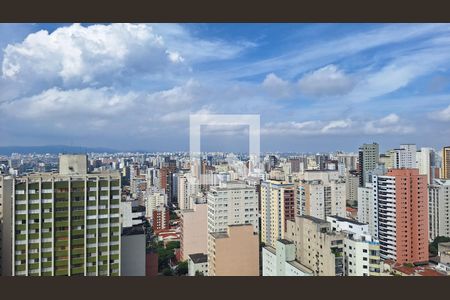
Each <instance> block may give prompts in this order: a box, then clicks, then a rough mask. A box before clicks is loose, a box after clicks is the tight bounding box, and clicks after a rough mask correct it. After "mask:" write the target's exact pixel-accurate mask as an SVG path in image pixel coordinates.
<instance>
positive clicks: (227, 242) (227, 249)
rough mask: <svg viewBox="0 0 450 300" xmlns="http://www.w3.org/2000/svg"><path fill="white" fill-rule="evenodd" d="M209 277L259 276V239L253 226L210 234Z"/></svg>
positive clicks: (242, 226)
mask: <svg viewBox="0 0 450 300" xmlns="http://www.w3.org/2000/svg"><path fill="white" fill-rule="evenodd" d="M208 276H259V237H258V234H257V233H255V232H254V228H253V225H252V224H241V225H230V226H228V231H226V232H212V233H209V242H208Z"/></svg>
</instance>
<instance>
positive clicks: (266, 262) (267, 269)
mask: <svg viewBox="0 0 450 300" xmlns="http://www.w3.org/2000/svg"><path fill="white" fill-rule="evenodd" d="M262 269H263V270H262V276H313V271H312V270H310V269H308V268H307V267H306V266H303V265H302V264H301V263H300V262H298V261H297V260H296V250H295V244H294V243H293V242H292V241H288V240H285V239H281V240H278V241H277V242H276V247H275V248H274V247H272V246H265V247H263V249H262Z"/></svg>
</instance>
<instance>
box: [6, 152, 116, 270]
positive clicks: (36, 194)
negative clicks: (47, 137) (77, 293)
mask: <svg viewBox="0 0 450 300" xmlns="http://www.w3.org/2000/svg"><path fill="white" fill-rule="evenodd" d="M59 165H60V172H59V173H39V174H30V175H28V176H20V177H15V178H10V179H5V180H4V182H5V181H7V183H6V184H7V185H8V186H9V187H10V188H8V189H3V191H2V193H3V195H2V198H3V200H4V205H5V211H4V227H3V238H4V239H5V238H6V241H5V240H4V243H3V246H6V247H3V254H4V255H3V261H4V262H5V264H3V274H5V275H13V276H14V275H16V276H18V275H23V276H36V275H43V276H58V275H61V276H83V275H94V276H95V275H106V276H107V275H119V274H120V234H121V232H120V230H121V229H120V213H119V202H120V193H121V188H120V186H121V182H120V174H119V172H101V173H87V167H86V166H87V158H86V156H85V155H62V156H61V157H60V164H59ZM5 242H6V243H5Z"/></svg>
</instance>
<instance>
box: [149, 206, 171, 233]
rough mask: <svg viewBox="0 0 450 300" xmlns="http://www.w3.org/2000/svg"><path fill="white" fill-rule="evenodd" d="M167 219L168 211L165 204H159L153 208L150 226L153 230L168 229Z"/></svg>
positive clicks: (168, 219) (168, 217)
mask: <svg viewBox="0 0 450 300" xmlns="http://www.w3.org/2000/svg"><path fill="white" fill-rule="evenodd" d="M169 221H170V212H169V209H168V208H167V207H166V206H164V205H160V206H158V207H157V208H156V209H155V210H153V217H152V227H153V230H154V231H155V232H158V231H162V230H166V229H168V228H169V225H170V224H169Z"/></svg>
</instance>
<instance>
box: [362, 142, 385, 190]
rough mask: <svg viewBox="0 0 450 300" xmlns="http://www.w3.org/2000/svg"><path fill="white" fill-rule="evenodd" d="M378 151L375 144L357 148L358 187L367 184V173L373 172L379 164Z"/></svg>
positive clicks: (377, 146)
mask: <svg viewBox="0 0 450 300" xmlns="http://www.w3.org/2000/svg"><path fill="white" fill-rule="evenodd" d="M379 157H380V149H379V145H378V144H377V143H372V144H363V145H362V146H361V147H360V148H359V160H358V164H359V186H364V184H365V183H366V182H369V174H368V172H370V171H372V170H374V169H375V168H376V166H377V164H378V163H379Z"/></svg>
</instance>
